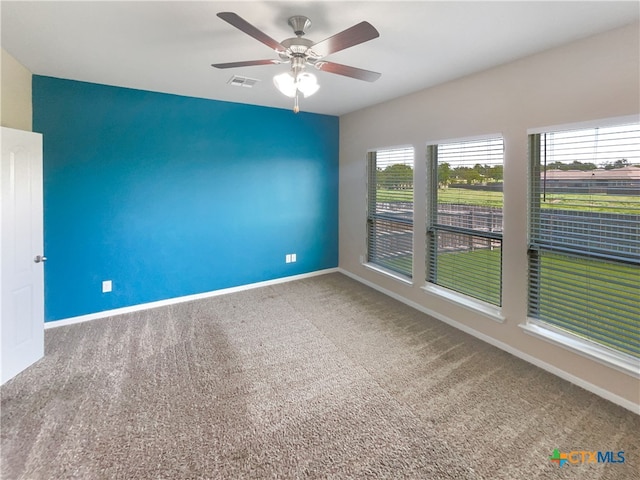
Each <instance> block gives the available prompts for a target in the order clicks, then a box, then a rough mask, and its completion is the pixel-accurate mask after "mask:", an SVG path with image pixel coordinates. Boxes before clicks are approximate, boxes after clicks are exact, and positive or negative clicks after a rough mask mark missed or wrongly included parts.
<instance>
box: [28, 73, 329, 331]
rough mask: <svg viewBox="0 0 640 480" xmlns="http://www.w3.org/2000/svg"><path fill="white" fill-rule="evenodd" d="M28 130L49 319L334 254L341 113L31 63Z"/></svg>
mask: <svg viewBox="0 0 640 480" xmlns="http://www.w3.org/2000/svg"><path fill="white" fill-rule="evenodd" d="M33 129H34V131H36V132H40V133H42V134H43V141H44V231H45V252H46V255H47V257H48V261H47V264H46V269H45V319H46V321H52V320H59V319H63V318H69V317H74V316H78V315H83V314H89V313H94V312H100V311H104V310H110V309H114V308H119V307H125V306H131V305H137V304H141V303H146V302H152V301H157V300H164V299H169V298H174V297H180V296H183V295H191V294H197V293H202V292H208V291H213V290H219V289H223V288H228V287H234V286H239V285H246V284H250V283H254V282H259V281H264V280H271V279H276V278H282V277H287V276H290V275H296V274H301V273H307V272H313V271H317V270H321V269H326V268H332V267H336V266H337V265H338V117H333V116H327V115H316V114H308V113H299V114H297V115H296V114H294V113H292V112H291V111H288V110H280V109H273V108H266V107H257V106H251V105H244V104H236V103H228V102H219V101H213V100H204V99H197V98H191V97H181V96H176V95H167V94H161V93H153V92H146V91H140V90H131V89H125V88H118V87H109V86H104V85H97V84H91V83H84V82H77V81H71V80H61V79H56V78H51V77H43V76H37V75H34V76H33ZM288 253H296V254H297V262H296V263H289V264H287V263H285V255H286V254H288ZM103 280H112V281H113V292H111V293H102V281H103Z"/></svg>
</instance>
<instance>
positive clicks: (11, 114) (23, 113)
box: [0, 48, 32, 131]
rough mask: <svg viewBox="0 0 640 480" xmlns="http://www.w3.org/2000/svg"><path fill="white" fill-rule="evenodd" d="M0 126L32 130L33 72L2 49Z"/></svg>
mask: <svg viewBox="0 0 640 480" xmlns="http://www.w3.org/2000/svg"><path fill="white" fill-rule="evenodd" d="M1 86H2V95H1V102H0V124H1V125H2V126H3V127H10V128H16V129H19V130H28V131H31V130H32V103H31V72H30V71H29V70H27V69H26V68H25V67H24V66H22V65H21V64H20V63H19V62H18V61H17V60H16V59H15V58H13V56H11V55H10V54H9V53H8V52H7V51H6V50H5V49H4V48H3V49H2V83H1Z"/></svg>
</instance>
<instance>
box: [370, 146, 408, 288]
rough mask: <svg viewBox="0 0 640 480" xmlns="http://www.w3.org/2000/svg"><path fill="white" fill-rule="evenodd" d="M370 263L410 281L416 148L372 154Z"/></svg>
mask: <svg viewBox="0 0 640 480" xmlns="http://www.w3.org/2000/svg"><path fill="white" fill-rule="evenodd" d="M368 168H369V171H368V188H367V195H368V200H367V204H368V205H367V230H368V231H367V244H368V245H367V247H368V250H367V261H368V262H369V263H372V264H375V265H378V266H380V267H383V268H385V269H387V270H391V271H392V272H395V273H399V274H401V275H403V276H405V277H408V278H411V276H412V268H413V148H410V147H409V148H393V149H386V150H377V151H374V152H369V164H368Z"/></svg>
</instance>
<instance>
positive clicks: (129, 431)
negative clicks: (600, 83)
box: [1, 274, 640, 479]
mask: <svg viewBox="0 0 640 480" xmlns="http://www.w3.org/2000/svg"><path fill="white" fill-rule="evenodd" d="M1 394H2V412H1V422H2V424H1V426H2V443H1V447H2V452H1V459H2V478H5V479H65V478H78V479H161V478H162V479H164V478H167V479H189V478H212V479H244V478H248V479H262V478H282V479H297V478H323V479H324V478H336V479H343V478H354V479H360V478H409V479H448V478H457V479H501V478H504V479H520V478H522V479H536V478H549V479H558V478H561V479H562V478H572V479H577V478H580V479H590V478H594V479H595V478H598V479H626V478H629V479H631V478H634V479H637V478H638V477H637V476H636V475H637V472H638V467H639V460H640V436H639V434H638V432H640V417H638V416H637V415H634V414H633V413H631V412H629V411H627V410H625V409H623V408H620V407H618V406H616V405H614V404H612V403H609V402H607V401H605V400H603V399H601V398H599V397H597V396H595V395H592V394H590V393H588V392H586V391H584V390H582V389H580V388H578V387H576V386H573V385H571V384H569V383H567V382H565V381H563V380H561V379H559V378H557V377H555V376H553V375H551V374H548V373H546V372H544V371H542V370H540V369H538V368H536V367H534V366H531V365H529V364H527V363H525V362H523V361H520V360H518V359H516V358H514V357H512V356H510V355H509V354H507V353H504V352H502V351H500V350H498V349H496V348H493V347H491V346H489V345H487V344H485V343H483V342H481V341H479V340H477V339H475V338H473V337H470V336H468V335H466V334H464V333H462V332H460V331H458V330H456V329H453V328H451V327H449V326H447V325H445V324H443V323H441V322H439V321H437V320H434V319H432V318H429V317H428V316H426V315H423V314H421V313H419V312H416V311H415V310H413V309H411V308H409V307H407V306H405V305H403V304H401V303H399V302H396V301H395V300H392V299H390V298H388V297H386V296H384V295H382V294H380V293H378V292H376V291H374V290H372V289H370V288H368V287H365V286H363V285H361V284H359V283H357V282H354V281H353V280H351V279H349V278H347V277H345V276H343V275H341V274H329V275H323V276H319V277H314V278H310V279H305V280H300V281H296V282H291V283H286V284H280V285H276V286H270V287H264V288H260V289H254V290H250V291H245V292H240V293H234V294H230V295H225V296H220V297H215V298H211V299H208V300H201V301H196V302H189V303H183V304H179V305H174V306H170V307H164V308H158V309H154V310H148V311H144V312H140V313H136V314H129V315H121V316H116V317H111V318H108V319H103V320H95V321H92V322H87V323H83V324H77V325H71V326H67V327H60V328H55V329H51V330H47V331H46V355H45V358H44V359H43V360H41V361H40V362H38V363H37V364H36V365H35V366H33V367H32V368H30V369H28V370H27V371H25V372H23V373H21V374H20V375H18V376H17V377H16V378H15V379H13V380H11V381H10V382H8V383H7V384H6V385H4V386H3V387H2V389H1ZM554 448H558V449H560V451H570V450H589V451H592V450H602V451H609V450H612V451H616V452H617V451H619V450H624V451H625V459H626V462H625V463H623V464H620V463H618V464H612V463H610V464H603V463H600V464H584V465H581V464H579V465H567V466H564V467H562V468H559V467H558V465H557V464H553V463H551V462H550V460H549V456H550V455H551V454H552V451H553V449H554Z"/></svg>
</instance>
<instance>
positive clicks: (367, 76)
mask: <svg viewBox="0 0 640 480" xmlns="http://www.w3.org/2000/svg"><path fill="white" fill-rule="evenodd" d="M315 67H316V68H317V69H318V70H322V71H323V72H329V73H337V74H338V75H344V76H345V77H351V78H356V79H358V80H364V81H366V82H375V81H376V80H377V79H379V78H380V76H381V75H382V74H381V73H378V72H372V71H371V70H363V69H362V68H356V67H350V66H348V65H341V64H339V63H333V62H325V61H321V62H317V63H316V64H315Z"/></svg>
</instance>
